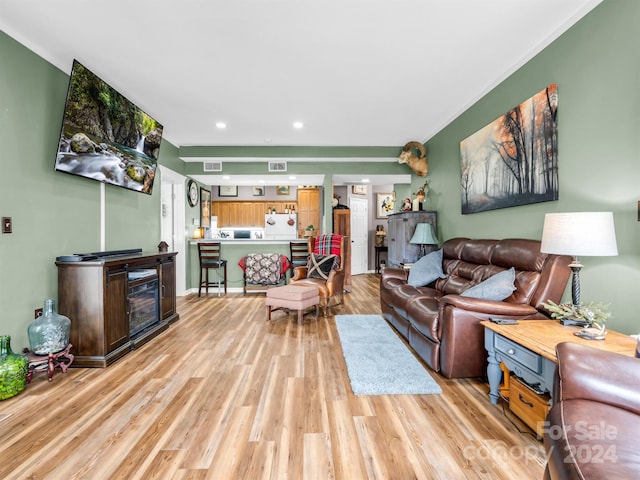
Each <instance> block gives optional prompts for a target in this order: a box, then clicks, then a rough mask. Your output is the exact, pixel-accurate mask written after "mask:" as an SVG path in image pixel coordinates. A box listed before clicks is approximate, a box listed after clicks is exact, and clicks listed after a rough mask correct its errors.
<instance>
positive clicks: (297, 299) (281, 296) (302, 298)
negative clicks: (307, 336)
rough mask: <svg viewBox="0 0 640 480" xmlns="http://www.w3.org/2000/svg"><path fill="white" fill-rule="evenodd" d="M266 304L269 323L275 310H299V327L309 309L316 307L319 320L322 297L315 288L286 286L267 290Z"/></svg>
mask: <svg viewBox="0 0 640 480" xmlns="http://www.w3.org/2000/svg"><path fill="white" fill-rule="evenodd" d="M265 303H266V305H267V322H270V321H271V312H272V311H274V310H278V309H283V310H297V311H298V325H301V324H302V316H303V315H304V311H305V309H307V308H309V307H316V320H317V319H318V304H319V303H320V295H319V294H318V289H317V288H315V287H302V286H296V285H285V286H284V287H275V288H270V289H269V290H267V298H266V302H265Z"/></svg>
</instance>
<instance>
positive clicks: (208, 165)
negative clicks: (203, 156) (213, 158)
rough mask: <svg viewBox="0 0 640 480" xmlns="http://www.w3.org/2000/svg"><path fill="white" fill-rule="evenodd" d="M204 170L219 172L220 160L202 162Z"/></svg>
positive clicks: (220, 168)
mask: <svg viewBox="0 0 640 480" xmlns="http://www.w3.org/2000/svg"><path fill="white" fill-rule="evenodd" d="M202 164H203V165H204V171H205V172H221V171H222V162H203V163H202Z"/></svg>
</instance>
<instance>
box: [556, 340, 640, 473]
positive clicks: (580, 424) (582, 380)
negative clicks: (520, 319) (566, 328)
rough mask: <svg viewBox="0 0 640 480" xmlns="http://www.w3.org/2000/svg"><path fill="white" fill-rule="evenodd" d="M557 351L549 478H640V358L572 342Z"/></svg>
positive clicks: (562, 344)
mask: <svg viewBox="0 0 640 480" xmlns="http://www.w3.org/2000/svg"><path fill="white" fill-rule="evenodd" d="M556 355H557V358H558V369H557V373H556V378H555V386H554V392H553V397H554V398H553V401H554V405H553V407H552V408H551V410H550V411H549V414H548V415H547V423H548V425H547V426H546V427H545V433H544V447H545V450H546V451H547V458H548V459H547V467H546V469H545V475H544V478H545V479H547V480H558V479H581V480H584V479H590V478H593V479H602V478H620V479H623V478H625V479H626V478H640V452H639V450H638V444H639V443H640V359H637V358H633V357H631V356H625V355H621V354H619V353H612V352H606V351H603V350H599V349H597V348H594V347H590V346H585V345H581V344H578V343H572V342H565V343H560V344H558V346H557V348H556Z"/></svg>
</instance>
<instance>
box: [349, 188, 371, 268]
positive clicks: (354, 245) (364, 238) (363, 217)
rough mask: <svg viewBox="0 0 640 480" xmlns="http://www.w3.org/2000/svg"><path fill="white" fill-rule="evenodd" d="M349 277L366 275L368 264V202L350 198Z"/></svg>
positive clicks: (362, 199)
mask: <svg viewBox="0 0 640 480" xmlns="http://www.w3.org/2000/svg"><path fill="white" fill-rule="evenodd" d="M349 208H350V210H351V275H359V274H362V273H367V271H368V266H369V265H368V264H369V248H368V246H369V214H368V211H369V202H368V201H367V200H366V199H364V198H354V197H351V198H350V200H349Z"/></svg>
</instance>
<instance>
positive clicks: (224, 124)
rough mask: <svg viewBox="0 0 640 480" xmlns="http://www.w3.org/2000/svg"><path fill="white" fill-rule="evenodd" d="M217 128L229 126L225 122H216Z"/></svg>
mask: <svg viewBox="0 0 640 480" xmlns="http://www.w3.org/2000/svg"><path fill="white" fill-rule="evenodd" d="M216 128H219V129H220V130H222V129H224V128H227V124H226V123H224V122H216Z"/></svg>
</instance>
